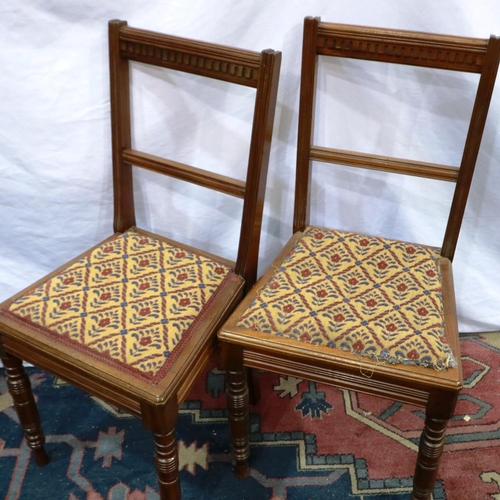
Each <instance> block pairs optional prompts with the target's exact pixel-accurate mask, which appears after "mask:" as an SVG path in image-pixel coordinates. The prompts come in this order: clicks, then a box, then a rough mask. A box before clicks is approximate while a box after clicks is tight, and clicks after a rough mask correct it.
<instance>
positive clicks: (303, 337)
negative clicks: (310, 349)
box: [300, 333, 311, 342]
mask: <svg viewBox="0 0 500 500" xmlns="http://www.w3.org/2000/svg"><path fill="white" fill-rule="evenodd" d="M300 340H302V342H309V341H310V340H311V337H310V335H309V334H308V333H303V334H302V335H301V336H300Z"/></svg>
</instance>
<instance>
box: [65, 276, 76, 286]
mask: <svg viewBox="0 0 500 500" xmlns="http://www.w3.org/2000/svg"><path fill="white" fill-rule="evenodd" d="M73 281H74V280H73V278H71V277H69V278H64V279H63V285H71V283H73Z"/></svg>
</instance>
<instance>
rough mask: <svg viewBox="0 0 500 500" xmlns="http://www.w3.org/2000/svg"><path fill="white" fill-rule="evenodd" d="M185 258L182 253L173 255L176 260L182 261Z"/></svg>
mask: <svg viewBox="0 0 500 500" xmlns="http://www.w3.org/2000/svg"><path fill="white" fill-rule="evenodd" d="M185 256H186V254H185V253H184V252H177V253H176V254H175V258H176V259H183V258H184V257H185Z"/></svg>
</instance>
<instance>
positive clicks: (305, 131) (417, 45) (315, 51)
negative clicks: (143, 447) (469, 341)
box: [219, 17, 500, 500]
mask: <svg viewBox="0 0 500 500" xmlns="http://www.w3.org/2000/svg"><path fill="white" fill-rule="evenodd" d="M319 56H333V57H348V58H356V59H366V60H372V61H381V62H387V63H399V64H409V65H416V66H424V67H430V68H442V69H448V70H455V71H465V72H474V73H480V79H479V84H478V90H477V95H476V100H475V103H474V107H473V112H472V117H471V121H470V128H469V131H468V135H467V139H466V144H465V148H464V154H463V158H462V162H461V165H460V166H459V167H450V166H445V165H436V164H429V163H424V162H418V161H409V160H404V159H399V158H388V157H382V156H375V155H368V154H360V153H356V152H352V151H344V150H338V149H332V148H326V147H320V146H316V145H314V144H313V124H314V109H315V87H316V71H317V64H318V57H319ZM499 59H500V39H498V38H496V37H494V36H492V37H491V38H490V39H489V40H482V39H473V38H464V37H454V36H447V35H431V34H427V33H419V32H410V31H401V30H389V29H378V28H369V27H358V26H351V25H339V24H332V23H324V22H321V20H320V18H312V17H308V18H306V19H305V22H304V40H303V53H302V74H301V89H300V110H299V128H298V145H297V171H296V187H295V209H294V222H293V231H294V234H293V236H292V238H291V239H290V241H289V242H288V243H287V244H286V246H285V247H284V248H283V250H282V251H281V253H280V254H279V256H278V257H277V258H276V260H275V262H274V263H273V264H272V265H271V267H270V268H269V270H268V271H267V272H266V273H265V274H264V275H263V276H262V278H261V279H260V280H259V281H258V282H257V283H256V285H255V286H254V288H253V289H252V290H251V292H250V293H249V294H248V295H247V297H246V298H245V299H244V300H243V301H242V303H241V304H240V305H239V306H238V308H237V309H236V311H235V312H234V313H233V314H232V315H231V317H230V319H229V320H228V322H227V323H226V324H225V325H224V326H223V328H222V329H221V331H220V332H219V340H220V342H221V348H222V351H223V357H224V362H225V366H226V370H227V386H228V393H227V400H228V410H229V424H230V428H231V437H232V447H233V456H234V459H235V462H236V474H237V475H239V476H242V477H244V476H246V475H248V474H249V465H248V458H249V400H248V389H247V386H246V368H247V367H249V368H252V369H256V368H257V369H263V370H267V371H273V372H277V373H280V374H285V375H288V376H293V377H297V378H304V379H308V380H312V381H315V382H322V383H327V384H330V385H334V386H337V387H340V388H342V389H348V390H354V391H359V392H363V393H366V394H371V395H375V396H380V397H385V398H390V399H393V400H396V401H399V402H402V403H408V404H412V405H417V406H420V407H424V408H425V413H426V419H425V426H424V430H423V433H422V436H421V439H420V445H419V452H418V456H417V463H416V467H415V474H414V480H413V490H412V493H411V498H412V499H413V500H428V499H430V497H431V495H432V491H433V488H434V484H435V481H436V476H437V471H438V466H439V460H440V457H441V454H442V451H443V447H444V437H445V431H446V427H447V423H448V421H449V420H450V419H451V418H452V416H453V414H454V411H455V405H456V402H457V398H458V394H459V392H460V389H461V387H462V383H463V381H462V369H461V363H460V346H459V334H458V324H457V318H456V308H455V296H454V288H453V278H452V265H451V261H452V259H453V256H454V252H455V247H456V243H457V239H458V234H459V231H460V225H461V222H462V218H463V214H464V210H465V204H466V200H467V196H468V193H469V188H470V184H471V180H472V175H473V172H474V167H475V164H476V159H477V156H478V151H479V146H480V142H481V137H482V134H483V129H484V125H485V122H486V116H487V112H488V106H489V102H490V99H491V95H492V92H493V87H494V83H495V78H496V74H497V69H498V63H499ZM313 162H327V163H332V164H341V165H349V166H352V167H361V168H367V169H374V170H384V171H387V172H391V173H400V174H406V175H413V176H421V177H428V178H431V179H438V180H443V181H453V182H456V189H455V194H454V197H453V200H452V204H451V210H450V216H449V220H448V225H447V228H446V233H445V236H444V242H443V246H442V249H441V259H440V261H441V262H440V264H441V273H442V285H443V290H442V294H443V305H444V320H445V334H446V338H447V342H448V344H449V345H450V347H451V349H452V351H453V353H454V354H455V357H456V359H457V361H458V366H457V367H455V368H448V369H447V370H445V371H436V370H434V369H432V368H421V367H418V366H412V365H403V364H398V365H393V364H388V363H383V362H382V363H381V362H379V361H374V360H371V359H370V358H367V357H361V356H359V355H356V354H354V353H351V352H346V351H341V350H338V349H331V348H329V347H322V346H314V345H311V344H308V343H305V342H301V341H298V340H293V339H289V338H286V337H283V336H279V337H278V336H274V335H270V334H268V333H263V332H256V331H252V330H246V329H243V328H239V327H238V326H236V325H237V323H238V319H239V318H240V317H241V316H242V315H243V313H244V312H245V311H246V310H247V308H248V307H249V306H250V304H251V302H252V300H253V298H254V297H255V296H256V295H258V293H259V290H261V289H262V288H263V287H264V286H266V284H267V283H268V282H269V280H270V279H271V277H272V276H273V274H274V272H275V271H274V270H275V269H278V268H279V267H280V266H281V264H282V261H283V260H284V259H285V257H286V256H287V255H288V254H289V252H290V251H291V249H292V247H293V246H294V244H295V242H296V241H298V240H299V239H300V238H301V236H302V231H304V230H305V228H306V227H307V226H308V225H309V209H310V189H311V175H312V172H311V170H312V164H313Z"/></svg>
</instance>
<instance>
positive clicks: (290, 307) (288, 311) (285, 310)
mask: <svg viewBox="0 0 500 500" xmlns="http://www.w3.org/2000/svg"><path fill="white" fill-rule="evenodd" d="M283 311H284V312H286V313H291V312H292V311H293V306H292V304H287V305H286V306H284V307H283Z"/></svg>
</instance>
